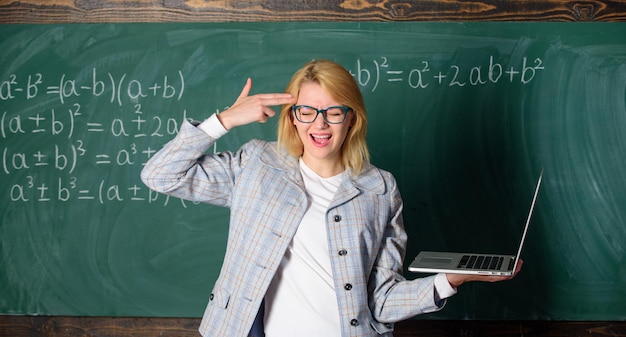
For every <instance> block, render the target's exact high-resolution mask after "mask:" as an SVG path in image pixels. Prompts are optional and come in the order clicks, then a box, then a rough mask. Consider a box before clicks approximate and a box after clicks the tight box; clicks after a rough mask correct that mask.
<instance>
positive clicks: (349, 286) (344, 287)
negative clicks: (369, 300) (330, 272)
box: [343, 283, 352, 290]
mask: <svg viewBox="0 0 626 337" xmlns="http://www.w3.org/2000/svg"><path fill="white" fill-rule="evenodd" d="M343 289H345V290H352V285H351V284H350V283H346V285H345V286H343Z"/></svg>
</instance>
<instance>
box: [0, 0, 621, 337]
mask: <svg viewBox="0 0 626 337" xmlns="http://www.w3.org/2000/svg"><path fill="white" fill-rule="evenodd" d="M316 4H317V7H313V6H308V5H303V3H300V2H298V3H292V2H289V1H280V0H271V1H237V0H235V1H223V2H218V1H183V0H172V1H167V2H157V1H127V0H125V1H114V2H113V1H98V0H85V1H73V2H68V1H60V0H52V1H45V2H43V1H39V0H25V1H0V24H23V23H38V24H46V23H82V22H85V23H93V22H244V21H268V22H272V21H606V22H618V21H626V3H624V2H622V1H568V0H545V1H533V2H526V1H499V0H485V1H477V2H466V1H416V0H411V1H389V2H387V1H384V2H378V1H368V0H364V1H363V0H362V1H356V0H345V1H326V2H316ZM198 324H199V319H198V318H124V317H62V316H52V317H36V316H9V315H6V316H0V337H4V336H11V337H20V336H38V337H39V336H68V337H69V336H96V335H97V336H138V337H141V336H153V335H154V334H155V331H159V335H160V336H197V332H196V328H197V326H198ZM494 334H497V335H498V336H520V335H525V336H555V335H558V336H583V335H584V336H607V335H610V336H625V335H626V322H591V321H590V322H547V321H522V322H517V321H516V322H484V321H452V322H449V321H406V322H401V323H399V324H398V325H397V329H396V336H399V337H402V336H434V337H437V336H482V335H494Z"/></svg>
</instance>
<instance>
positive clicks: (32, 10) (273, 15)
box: [0, 0, 626, 23]
mask: <svg viewBox="0 0 626 337" xmlns="http://www.w3.org/2000/svg"><path fill="white" fill-rule="evenodd" d="M231 21H626V3H625V2H624V1H593V0H590V1H567V0H544V1H526V0H524V1H522V0H517V1H509V0H483V1H454V0H413V1H393V0H328V1H304V0H299V1H288V0H186V1H185V0H162V1H155V0H135V1H129V0H104V1H99V0H75V1H71V0H23V1H12V0H0V23H64V22H231Z"/></svg>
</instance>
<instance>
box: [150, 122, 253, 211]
mask: <svg viewBox="0 0 626 337" xmlns="http://www.w3.org/2000/svg"><path fill="white" fill-rule="evenodd" d="M215 141H216V139H214V138H212V137H210V136H208V135H207V134H206V133H205V132H204V131H202V130H200V129H199V128H197V127H196V126H195V125H194V124H192V123H190V122H189V121H186V120H185V121H184V122H183V124H182V126H181V128H180V131H179V133H178V135H176V137H175V138H174V139H172V140H171V141H169V142H168V143H167V144H165V145H164V146H163V148H162V149H160V150H159V151H158V152H157V153H155V154H154V155H153V156H152V158H150V160H149V161H148V162H147V163H146V165H145V166H144V168H143V170H142V172H141V180H142V181H143V182H144V184H146V186H148V187H149V188H150V189H152V190H154V191H157V192H160V193H163V194H167V195H170V196H173V197H177V198H181V199H186V200H191V201H196V202H205V203H211V204H214V205H218V206H224V207H230V200H231V195H232V190H233V186H234V184H235V177H236V176H237V174H238V172H239V171H240V170H241V169H242V168H243V167H244V166H245V164H246V158H247V156H246V150H245V149H244V148H245V146H244V147H242V149H240V150H239V151H237V152H235V153H232V152H222V153H217V154H207V153H206V152H207V151H208V150H209V148H210V147H211V146H212V145H213V144H214V143H215Z"/></svg>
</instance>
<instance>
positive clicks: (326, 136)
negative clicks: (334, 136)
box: [311, 135, 330, 139]
mask: <svg viewBox="0 0 626 337" xmlns="http://www.w3.org/2000/svg"><path fill="white" fill-rule="evenodd" d="M311 136H313V138H322V139H327V138H330V135H321V136H320V135H311Z"/></svg>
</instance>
